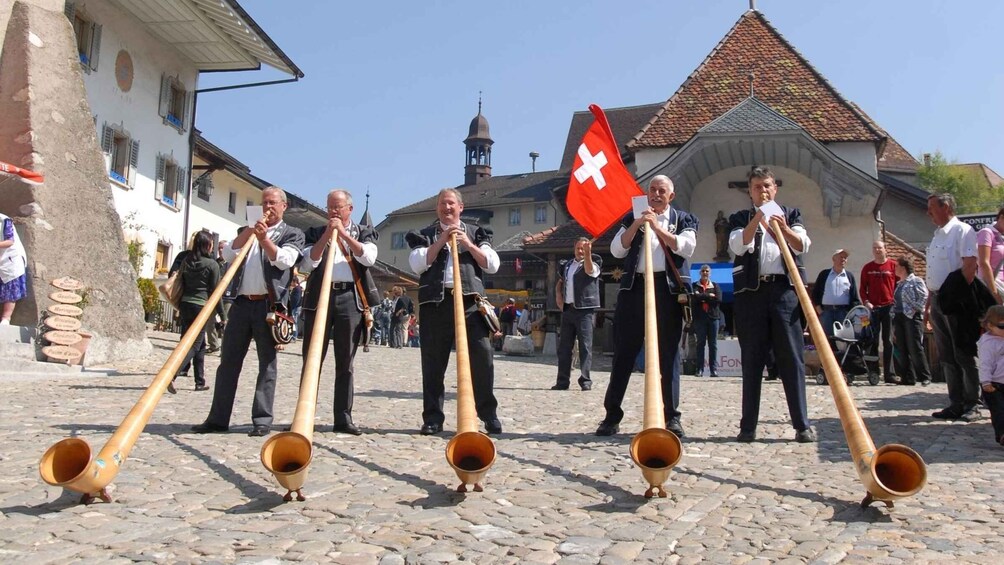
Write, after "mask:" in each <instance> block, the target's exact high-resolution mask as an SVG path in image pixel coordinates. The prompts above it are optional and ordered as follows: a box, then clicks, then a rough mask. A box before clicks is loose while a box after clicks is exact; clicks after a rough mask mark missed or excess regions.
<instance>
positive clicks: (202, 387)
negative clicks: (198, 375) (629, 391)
mask: <svg viewBox="0 0 1004 565" xmlns="http://www.w3.org/2000/svg"><path fill="white" fill-rule="evenodd" d="M195 390H196V392H202V391H204V390H209V385H195Z"/></svg>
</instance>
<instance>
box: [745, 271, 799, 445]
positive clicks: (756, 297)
mask: <svg viewBox="0 0 1004 565" xmlns="http://www.w3.org/2000/svg"><path fill="white" fill-rule="evenodd" d="M734 312H735V319H736V329H737V330H738V332H739V347H740V348H741V349H742V363H743V415H742V420H740V422H739V429H740V430H742V431H755V430H756V426H757V422H759V420H760V388H761V385H762V384H763V370H764V367H765V366H766V365H767V352H768V351H770V350H772V349H773V351H774V358H775V363H776V364H777V370H778V376H780V377H781V384H782V386H783V387H784V396H785V399H786V400H787V401H788V415H789V416H790V417H791V425H792V427H794V428H795V429H796V430H798V431H801V430H804V429H807V428H808V427H809V426H810V423H809V416H808V414H807V413H806V408H805V364H804V362H803V359H802V355H803V351H804V342H803V339H802V320H801V318H802V316H801V309H800V308H799V306H798V297H797V296H796V295H795V290H794V289H793V288H792V287H791V285H790V284H789V283H788V282H787V281H779V282H761V283H760V288H759V289H757V290H747V291H744V292H740V293H737V294H736V306H735V310H734Z"/></svg>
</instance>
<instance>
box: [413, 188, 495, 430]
mask: <svg viewBox="0 0 1004 565" xmlns="http://www.w3.org/2000/svg"><path fill="white" fill-rule="evenodd" d="M463 210H464V201H463V197H462V196H461V195H460V192H459V191H457V190H455V189H452V188H445V189H443V190H441V191H439V196H438V198H437V200H436V215H437V216H438V217H439V219H438V221H437V222H436V223H434V224H432V225H431V226H429V227H426V228H424V229H422V230H415V231H412V232H409V233H408V235H407V241H408V244H409V245H410V246H411V255H409V257H408V262H409V264H410V265H411V269H412V270H413V271H414V272H415V274H417V275H418V276H419V287H418V302H419V309H418V317H419V319H420V320H421V322H422V323H421V325H420V326H419V341H420V342H421V348H422V400H423V410H422V428H421V433H422V435H434V434H438V433H440V432H442V431H443V423H444V421H445V419H446V416H445V415H444V414H443V401H444V398H445V394H446V391H445V387H444V384H443V380H444V378H445V376H446V366H447V365H448V364H449V362H450V350H451V349H452V348H453V341H454V337H455V335H454V334H455V328H454V324H453V287H454V280H453V257H452V254H451V252H450V248H449V246H450V238H451V237H452V236H453V235H456V237H457V252H458V257H459V262H460V265H459V269H460V282H461V288H462V290H463V294H464V312H465V314H464V316H465V320H466V327H467V347H468V352H469V354H470V363H471V381H472V383H471V384H472V385H473V388H474V404H475V409H476V410H477V413H478V417H479V418H480V419H481V421H482V422H484V424H485V430H486V431H487V432H488V433H489V434H500V433H502V423H501V422H500V421H499V419H498V414H497V411H498V400H496V399H495V392H494V390H493V389H494V386H495V365H494V360H493V359H492V346H491V340H490V339H489V336H490V334H489V331H488V325H487V324H486V323H485V321H484V320H483V319H482V317H481V313H480V312H479V311H478V305H477V302H476V301H475V297H476V295H479V294H484V292H485V287H484V274H485V273H487V274H492V273H496V272H498V270H499V265H500V264H501V262H500V261H499V256H498V253H496V252H495V250H494V249H492V245H491V240H492V234H491V231H490V230H489V229H486V228H484V227H478V226H472V225H469V224H466V223H464V222H462V221H460V214H461V213H462V212H463Z"/></svg>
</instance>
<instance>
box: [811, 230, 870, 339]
mask: <svg viewBox="0 0 1004 565" xmlns="http://www.w3.org/2000/svg"><path fill="white" fill-rule="evenodd" d="M847 256H848V253H847V250H846V249H837V250H836V251H834V252H833V257H832V261H833V268H832V269H823V270H822V271H820V272H819V276H817V277H816V284H814V285H813V286H812V296H811V298H812V304H813V305H814V306H815V308H816V314H819V323H820V324H822V326H823V332H825V333H826V335H828V336H831V337H832V336H833V323H834V322H843V321H844V320H845V319H846V318H847V313H848V312H849V311H850V309H851V308H854V307H855V306H857V305H858V304H861V298H860V297H859V295H858V285H857V281H855V280H854V274H853V273H851V272H850V271H848V270H847Z"/></svg>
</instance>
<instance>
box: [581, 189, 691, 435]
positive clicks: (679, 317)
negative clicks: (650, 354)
mask: <svg viewBox="0 0 1004 565" xmlns="http://www.w3.org/2000/svg"><path fill="white" fill-rule="evenodd" d="M675 197H676V192H675V191H674V188H673V181H671V180H669V177H667V176H665V175H658V176H656V177H653V178H652V180H651V181H650V182H649V185H648V208H647V209H646V210H645V211H644V212H643V213H642V214H641V216H640V217H638V218H635V219H631V218H625V222H624V224H623V225H622V226H621V228H620V230H618V231H617V234H616V235H615V236H614V239H613V241H611V242H610V253H611V255H613V256H614V257H617V258H623V259H624V274H623V275H622V276H621V280H620V290H619V291H618V293H617V306H616V307H615V309H614V360H613V367H612V369H611V370H610V383H609V384H608V385H607V393H606V396H605V397H604V399H603V407H604V408H605V409H606V416H605V417H604V418H603V421H602V422H600V425H599V427H597V428H596V435H598V436H612V435H614V434H616V433H617V432H618V430H619V426H620V422H621V419H623V418H624V410H623V409H622V408H621V402H622V401H623V400H624V394H625V393H626V392H627V386H628V381H629V380H630V378H631V371H632V370H633V369H634V361H635V358H636V357H637V356H638V352H639V351H641V348H642V343H643V341H644V339H645V325H644V324H643V323H642V320H644V319H645V306H646V305H645V275H644V271H645V261H644V255H643V253H644V251H643V250H642V247H641V246H642V244H643V242H644V241H645V240H646V237H645V234H644V232H643V231H642V229H641V227H642V226H645V229H646V230H652V232H653V233H654V235H655V237H652V238H649V239H648V241H649V245H650V246H651V249H652V274H653V276H654V278H655V304H654V305H652V307H654V308H655V311H656V312H657V316H656V323H657V324H658V332H657V333H658V338H659V351H658V355H659V369H660V371H661V372H662V403H663V411H664V413H665V417H666V429H667V430H669V431H671V432H673V433H674V434H676V435H677V436H678V437H681V438H682V437H683V436H684V431H683V426H682V425H681V424H680V410H679V403H680V366H679V362H678V361H679V359H678V357H679V355H680V337H681V336H682V335H683V306H682V304H681V303H680V301H679V297H681V296H682V297H684V298H686V296H687V294H689V293H690V266H689V259H690V257H691V256H692V255H693V254H694V248H695V247H696V246H697V225H698V221H697V217H695V216H692V215H691V214H689V213H687V212H684V211H682V210H678V209H676V208H673V207H672V206H670V203H671V202H672V201H673V199H674V198H675Z"/></svg>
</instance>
